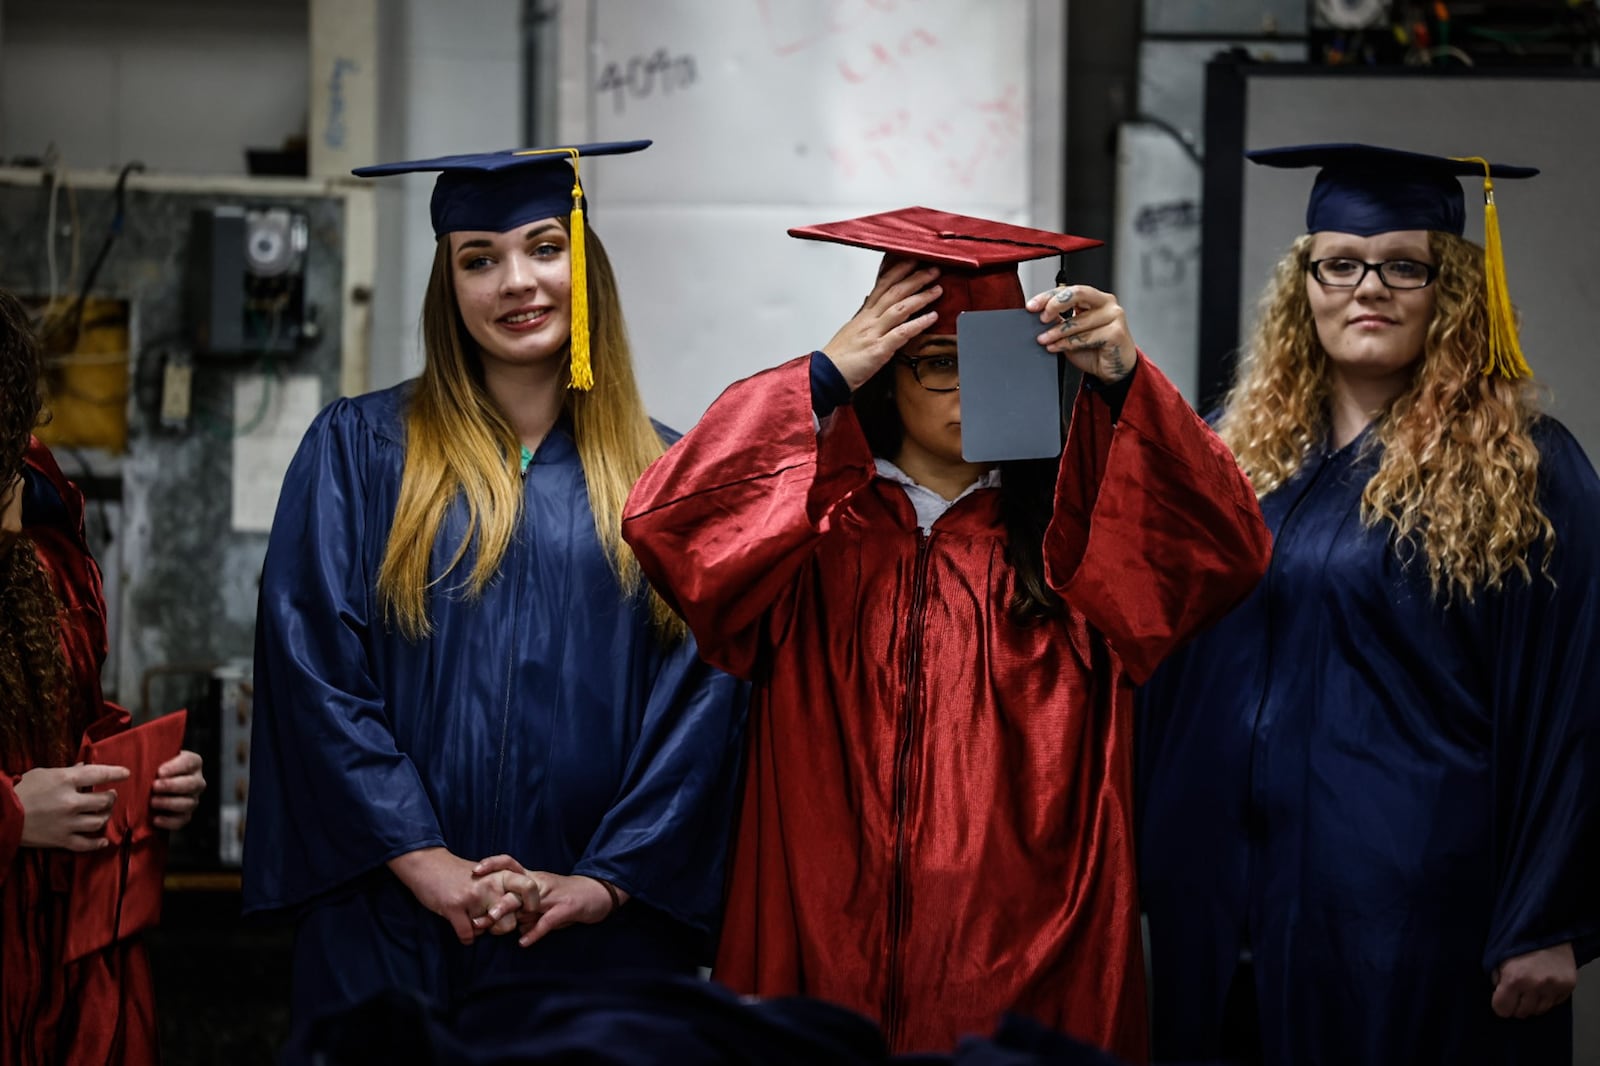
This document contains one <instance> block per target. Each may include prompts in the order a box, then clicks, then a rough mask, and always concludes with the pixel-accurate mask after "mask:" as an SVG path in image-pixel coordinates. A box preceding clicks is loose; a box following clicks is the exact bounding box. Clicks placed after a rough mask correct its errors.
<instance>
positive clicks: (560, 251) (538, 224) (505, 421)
mask: <svg viewBox="0 0 1600 1066" xmlns="http://www.w3.org/2000/svg"><path fill="white" fill-rule="evenodd" d="M647 143H648V142H642V143H641V142H631V143H629V144H623V145H601V146H582V147H581V148H580V149H577V150H574V151H565V150H557V151H555V152H553V153H544V154H535V155H525V154H513V153H510V152H500V153H490V154H484V155H479V156H456V157H448V158H445V159H439V160H427V161H422V162H416V163H401V164H391V165H386V166H380V167H373V168H367V169H365V170H363V171H358V173H361V174H365V175H379V174H392V173H403V172H407V171H414V170H422V171H429V170H437V171H440V172H441V173H440V176H439V178H438V180H437V183H436V185H435V189H434V195H433V200H432V221H433V227H434V232H435V234H436V235H437V237H438V252H437V255H436V257H435V259H434V265H433V273H432V277H431V278H430V280H429V284H428V291H427V296H426V300H425V302H424V306H423V316H422V328H423V339H424V344H425V349H426V352H425V355H426V365H425V367H424V369H423V372H422V375H421V377H420V378H418V379H416V380H414V381H410V382H406V383H404V384H402V385H400V386H397V387H395V388H391V389H388V390H385V391H382V392H375V393H372V394H369V395H366V396H360V397H356V398H354V399H347V400H340V401H338V402H336V403H334V404H333V405H332V406H331V407H329V408H328V409H327V410H326V411H324V412H323V413H322V415H321V416H320V417H319V418H318V419H317V420H316V422H315V424H313V426H312V427H311V429H310V431H309V432H308V433H307V435H306V438H305V441H304V443H303V444H302V445H301V448H300V451H299V454H298V455H297V456H296V458H295V460H294V462H293V465H292V466H291V467H290V470H289V473H288V477H287V480H286V483H285V488H284V492H283V503H282V504H281V506H280V508H279V513H278V516H277V519H276V521H275V523H274V526H273V530H272V539H271V545H270V547H269V550H268V553H267V561H266V570H265V575H264V577H263V582H262V592H261V608H260V621H259V630H258V644H257V653H256V698H255V714H256V718H255V735H254V746H253V751H252V756H253V762H252V768H251V783H252V791H251V795H250V825H249V831H248V834H247V836H246V841H245V906H246V908H247V909H248V910H252V911H256V910H289V911H291V912H293V913H294V914H295V915H296V916H297V919H298V935H297V938H296V947H295V988H294V1009H295V1014H296V1016H297V1018H299V1019H305V1018H307V1017H309V1016H310V1015H312V1014H315V1013H320V1012H330V1011H334V1010H338V1009H339V1008H341V1007H346V1006H348V1005H350V1004H353V1003H356V1002H359V1001H361V1000H362V999H364V998H367V997H369V996H371V995H373V994H374V993H376V992H378V991H380V990H383V989H385V988H390V987H397V988H405V989H415V990H418V991H420V992H421V993H422V994H424V995H426V996H428V997H429V998H431V999H433V1000H435V1001H438V1002H441V1003H445V1004H451V1003H458V1002H460V1001H461V1000H462V999H464V998H466V997H470V996H471V995H472V994H473V992H474V990H475V989H478V988H482V987H484V983H485V982H488V981H494V980H501V979H512V980H514V979H518V978H524V977H530V976H538V975H556V976H560V977H563V978H566V977H576V976H580V975H582V974H585V973H594V972H596V971H609V970H615V969H633V970H650V971H655V972H662V971H666V972H679V973H682V972H691V973H692V972H693V970H694V967H695V965H696V964H697V963H699V962H700V961H701V960H702V958H703V957H704V956H703V954H702V953H703V951H704V950H705V949H706V941H707V937H708V934H709V933H710V931H711V928H712V925H713V922H714V919H715V916H716V913H717V909H718V905H719V901H720V894H721V886H722V861H723V851H724V847H725V841H726V836H727V829H728V821H729V811H730V810H731V808H732V795H733V791H732V790H733V787H734V781H735V777H736V774H737V766H738V756H737V752H738V750H739V737H740V732H741V729H742V722H743V710H742V704H741V699H740V696H741V693H740V691H739V689H738V686H737V685H736V683H735V682H733V681H732V680H731V679H729V678H728V677H726V676H725V675H722V674H718V673H716V672H715V671H712V670H711V669H709V668H708V667H706V666H705V665H703V664H702V663H701V662H700V660H699V658H698V656H697V654H696V649H695V645H694V643H693V641H692V640H691V639H690V638H689V636H688V635H687V633H686V631H685V629H684V626H683V624H682V623H681V622H680V621H679V620H678V619H677V618H676V616H675V615H673V613H672V612H671V611H670V610H669V609H668V608H667V607H666V605H665V604H663V603H662V601H661V600H660V598H659V597H657V596H656V595H655V594H654V593H652V592H651V591H650V589H649V588H648V586H647V585H646V584H645V583H644V581H643V579H642V578H641V577H640V575H639V568H638V564H637V563H636V562H635V561H634V559H633V555H632V553H631V552H630V551H629V550H628V549H627V547H626V546H625V545H624V544H623V543H622V542H621V539H620V534H619V526H620V520H621V510H622V504H623V501H624V500H625V499H626V496H627V492H628V489H629V487H630V486H631V485H632V482H633V480H634V478H635V477H636V476H637V475H638V473H639V472H640V471H641V470H643V469H644V467H645V466H646V465H647V464H648V463H649V462H650V461H651V460H652V459H654V458H655V457H656V456H658V455H660V454H661V452H662V450H663V448H664V443H663V441H662V439H661V435H660V432H661V431H660V428H659V427H657V426H655V425H654V424H653V423H652V422H651V421H650V419H649V418H648V417H647V416H646V414H645V410H644V405H643V403H642V402H641V400H640V396H639V391H638V389H637V387H636V385H635V383H634V377H633V370H632V366H631V362H630V355H629V352H628V347H627V341H626V338H625V336H624V332H623V325H622V313H621V309H620V304H619V302H618V298H617V292H616V282H615V279H614V277H613V274H612V272H611V268H610V266H609V264H608V262H607V259H606V257H605V253H604V250H603V249H602V248H601V246H600V245H599V243H598V242H597V241H596V240H595V237H594V234H593V233H592V232H589V231H587V229H586V223H585V222H584V221H583V219H584V215H583V214H582V213H580V212H579V211H577V210H574V206H575V205H574V193H575V186H576V183H577V175H576V174H575V172H574V165H576V163H577V161H578V159H579V158H580V157H581V158H584V159H587V157H588V156H590V155H597V154H611V153H614V152H617V151H633V150H637V149H638V148H642V147H644V146H645V144H647ZM569 159H570V160H571V163H569ZM591 380H592V387H591ZM569 386H572V387H569ZM486 860H487V861H486ZM491 934H505V935H501V936H495V935H491Z"/></svg>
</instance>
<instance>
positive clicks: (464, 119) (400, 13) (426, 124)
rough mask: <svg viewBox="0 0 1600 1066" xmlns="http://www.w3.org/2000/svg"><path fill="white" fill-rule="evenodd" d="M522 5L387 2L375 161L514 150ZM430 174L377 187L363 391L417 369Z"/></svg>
mask: <svg viewBox="0 0 1600 1066" xmlns="http://www.w3.org/2000/svg"><path fill="white" fill-rule="evenodd" d="M521 26H522V0H464V2H455V3H449V4H444V3H437V2H435V0H386V2H385V3H384V4H383V6H382V10H381V18H380V24H379V33H380V37H381V39H380V41H379V45H378V58H379V85H380V90H379V104H378V110H379V114H378V123H379V129H378V145H379V149H380V155H381V156H382V158H381V159H375V160H372V162H386V161H389V160H400V159H418V158H425V157H429V156H436V155H449V154H452V153H456V152H476V151H490V150H493V149H498V148H511V147H515V146H517V145H518V144H520V143H521V140H522V128H523V126H522V113H523V100H522V96H523V82H522V31H521ZM433 181H434V177H433V175H431V174H428V175H422V174H411V175H406V176H403V177H398V178H384V179H382V180H381V181H379V182H377V183H376V184H377V186H378V270H377V279H376V287H375V291H374V297H373V329H372V361H371V365H370V370H369V377H368V382H369V385H370V387H372V388H383V387H385V386H387V385H392V384H394V383H395V382H398V381H401V380H403V379H405V378H408V377H411V376H413V375H414V374H416V373H417V372H418V371H419V370H421V368H422V345H421V342H420V338H419V336H418V322H419V316H420V314H421V310H422V295H423V292H424V291H425V290H426V288H427V282H428V270H429V268H430V266H431V265H432V263H433V249H434V239H433V230H432V229H431V228H430V227H429V224H428V198H429V196H430V195H431V194H432V192H433Z"/></svg>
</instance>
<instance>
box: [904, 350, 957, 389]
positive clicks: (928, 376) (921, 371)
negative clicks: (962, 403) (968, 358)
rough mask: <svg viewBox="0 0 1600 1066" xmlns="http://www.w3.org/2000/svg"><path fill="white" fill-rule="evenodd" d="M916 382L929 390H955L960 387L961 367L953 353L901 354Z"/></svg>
mask: <svg viewBox="0 0 1600 1066" xmlns="http://www.w3.org/2000/svg"><path fill="white" fill-rule="evenodd" d="M899 358H900V362H902V363H904V364H905V365H906V366H908V367H910V368H911V376H912V377H914V378H916V379H917V384H918V385H921V386H922V387H923V388H925V389H927V390H928V391H929V392H955V391H956V390H958V389H960V388H961V367H960V364H959V362H958V361H957V359H956V357H955V356H953V355H902V356H900V357H899Z"/></svg>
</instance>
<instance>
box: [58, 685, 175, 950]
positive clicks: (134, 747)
mask: <svg viewBox="0 0 1600 1066" xmlns="http://www.w3.org/2000/svg"><path fill="white" fill-rule="evenodd" d="M187 719H188V715H187V714H186V713H185V712H183V711H174V712H173V713H172V714H168V715H163V716H162V717H160V718H157V719H155V720H154V721H150V722H145V723H144V724H143V725H139V726H135V727H134V728H132V729H123V728H122V726H123V723H124V722H125V721H126V718H125V716H124V715H123V714H121V713H117V714H109V715H107V716H106V717H104V718H102V719H100V720H99V721H97V722H95V723H94V724H93V725H91V726H90V727H89V729H88V731H86V732H85V733H84V736H83V746H82V748H81V750H80V751H79V754H78V758H79V759H80V760H81V761H83V762H85V763H100V764H102V765H106V766H126V767H127V768H128V777H127V779H126V780H124V781H118V782H116V783H114V784H110V785H102V786H101V787H100V789H97V791H103V790H104V789H107V788H114V789H116V791H117V803H116V806H115V807H113V808H112V809H111V819H110V820H109V821H108V822H107V823H106V839H107V840H108V841H110V843H109V844H108V845H107V846H105V847H103V848H101V849H100V850H99V851H93V852H87V853H85V854H82V855H77V856H74V861H73V869H72V902H71V913H70V916H69V919H68V922H67V942H66V946H65V948H64V949H63V961H64V962H73V961H75V960H77V959H81V958H83V957H84V956H86V955H91V954H93V953H94V952H96V951H99V950H101V949H102V948H105V947H107V946H109V945H111V944H113V943H115V942H117V941H118V940H121V939H123V938H125V937H129V936H132V935H133V934H134V933H137V932H139V931H140V930H141V929H148V928H150V927H151V926H153V925H155V924H156V923H157V922H159V921H160V920H161V884H162V876H163V874H164V873H165V870H166V863H167V836H166V834H165V833H164V832H162V831H161V830H159V829H157V828H156V827H155V825H154V824H152V823H151V821H150V788H151V786H152V785H153V784H155V780H156V770H157V769H158V768H159V767H160V766H161V764H162V763H164V762H166V761H167V760H168V759H171V758H172V757H173V756H175V755H177V754H178V752H179V751H180V750H181V749H182V748H183V729H184V725H185V723H186V721H187Z"/></svg>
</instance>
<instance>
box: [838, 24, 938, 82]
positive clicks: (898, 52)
mask: <svg viewBox="0 0 1600 1066" xmlns="http://www.w3.org/2000/svg"><path fill="white" fill-rule="evenodd" d="M938 47H939V39H938V38H937V37H935V36H934V35H933V34H932V33H930V32H929V31H928V30H912V31H911V32H910V33H908V34H906V35H905V36H904V37H902V38H900V40H899V43H897V44H894V45H886V44H884V43H883V42H881V41H873V42H871V43H870V44H868V45H867V46H866V47H865V48H864V49H863V50H862V52H861V54H859V55H856V56H853V57H849V58H846V59H841V60H839V73H840V75H842V76H843V77H844V80H845V81H847V82H849V83H850V84H851V85H860V84H862V83H863V82H865V81H868V80H870V79H871V78H872V77H873V76H875V75H878V74H898V73H900V61H901V60H903V59H914V58H916V57H917V56H918V55H921V54H924V53H926V52H931V51H933V50H934V49H936V48H938Z"/></svg>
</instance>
